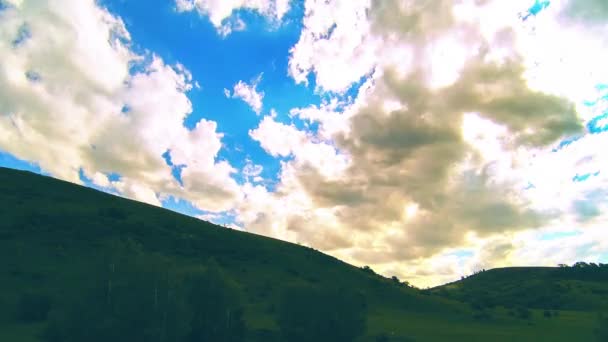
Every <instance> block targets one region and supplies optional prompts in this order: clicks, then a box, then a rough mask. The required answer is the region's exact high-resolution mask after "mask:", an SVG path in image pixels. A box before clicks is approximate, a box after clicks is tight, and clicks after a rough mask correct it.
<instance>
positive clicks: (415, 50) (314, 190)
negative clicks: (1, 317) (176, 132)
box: [241, 0, 608, 284]
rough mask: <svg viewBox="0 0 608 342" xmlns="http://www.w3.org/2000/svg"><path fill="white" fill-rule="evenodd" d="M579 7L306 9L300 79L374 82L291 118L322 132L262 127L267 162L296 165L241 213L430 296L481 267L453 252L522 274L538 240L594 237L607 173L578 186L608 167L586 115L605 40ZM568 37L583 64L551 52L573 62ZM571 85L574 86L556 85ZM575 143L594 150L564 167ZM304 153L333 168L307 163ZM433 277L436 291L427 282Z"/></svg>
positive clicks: (296, 57)
mask: <svg viewBox="0 0 608 342" xmlns="http://www.w3.org/2000/svg"><path fill="white" fill-rule="evenodd" d="M590 3H591V2H590ZM572 4H573V3H571V2H567V1H564V2H562V3H559V4H555V6H553V4H552V6H551V8H552V9H551V11H549V10H548V9H546V11H547V12H546V13H545V12H543V13H541V14H539V15H537V16H536V17H531V18H529V19H528V20H527V21H526V22H522V19H521V15H520V14H521V13H522V12H525V11H526V10H527V8H528V7H529V4H528V3H527V2H525V1H516V2H508V3H507V2H501V1H484V2H479V1H458V2H455V1H451V0H434V1H411V2H398V1H372V2H357V3H356V4H355V3H354V2H340V1H313V0H311V1H307V2H306V4H305V18H304V29H303V31H302V34H301V36H300V39H299V41H298V43H297V44H296V45H295V46H294V47H293V48H292V50H291V55H290V64H289V72H290V75H291V76H292V77H293V78H294V80H295V81H296V82H297V83H307V80H308V78H309V77H315V78H316V82H315V83H316V84H317V87H318V88H317V90H318V91H321V92H329V94H330V97H331V94H338V95H340V94H343V93H344V92H345V91H346V90H348V89H350V88H351V87H352V86H353V85H354V84H355V83H356V82H359V81H360V80H361V78H363V77H367V80H366V81H365V82H364V85H363V86H362V87H361V88H360V89H359V92H358V94H357V95H356V98H355V99H354V101H353V102H352V103H340V104H338V103H339V100H337V99H335V100H332V101H333V102H331V101H329V102H325V103H323V104H321V105H320V106H310V107H306V108H295V109H293V110H292V111H291V115H292V116H294V117H298V118H300V119H302V120H305V121H308V122H316V123H318V124H319V130H318V131H314V132H313V131H309V130H307V129H306V128H303V129H298V128H296V127H295V126H293V125H288V124H283V123H280V122H277V121H276V120H274V119H272V118H269V117H265V118H263V120H262V122H261V123H260V126H259V127H258V128H257V129H255V130H253V131H251V132H250V135H251V136H252V138H253V139H255V140H257V141H259V142H260V144H261V146H262V147H263V148H264V149H265V150H266V151H267V152H268V153H269V154H271V155H273V156H281V157H293V158H292V159H288V160H286V161H284V162H282V170H281V174H280V184H279V185H278V187H277V190H276V191H275V192H273V193H271V192H268V191H265V190H263V189H258V191H260V193H263V194H264V196H263V199H261V201H262V202H264V203H267V204H266V205H263V206H259V207H249V208H241V210H242V218H243V221H244V222H245V226H246V227H248V226H251V227H252V229H253V230H255V229H257V227H260V225H259V224H261V222H266V223H270V221H272V224H273V226H274V228H273V229H274V230H275V231H277V230H278V231H280V232H281V233H278V234H280V236H283V237H288V238H290V239H292V241H296V240H297V241H299V242H303V243H305V244H310V245H312V246H317V247H318V248H321V249H323V250H325V251H328V252H330V253H332V254H334V255H336V256H339V257H342V258H344V259H346V260H349V261H351V262H354V263H356V264H371V265H373V266H374V267H375V268H376V267H377V268H378V269H380V270H385V271H389V270H392V271H395V270H400V272H402V273H401V274H400V275H401V276H405V277H406V278H408V273H409V276H410V277H413V278H416V281H418V283H419V284H430V283H437V282H438V281H445V280H447V279H449V278H450V277H451V280H453V279H455V277H456V276H457V274H456V273H457V272H461V271H467V270H471V269H472V268H473V267H474V266H475V265H473V264H472V263H471V261H467V262H468V264H466V265H465V263H464V261H462V260H461V259H462V258H460V257H458V258H456V257H454V256H449V258H447V259H446V257H445V254H446V253H447V251H449V250H457V249H458V248H465V247H470V248H472V249H473V250H474V251H476V252H475V253H476V254H475V256H474V258H473V259H475V258H481V259H483V260H484V263H483V265H481V264H479V263H477V264H478V265H477V266H480V265H481V266H484V267H488V266H492V265H494V266H496V265H508V264H516V263H517V262H520V263H521V262H522V259H521V255H522V252H521V251H522V250H523V249H526V248H530V247H529V246H528V245H525V244H524V243H523V242H521V241H525V240H517V239H518V237H522V236H525V234H529V232H533V231H538V229H541V228H542V229H549V228H550V227H555V226H556V224H558V223H559V222H560V220H561V221H568V222H573V223H574V224H578V225H579V227H581V228H582V227H586V228H585V230H583V231H592V230H593V229H595V228H593V227H595V226H593V225H592V223H595V224H597V222H598V220H601V219H602V218H601V216H599V217H597V218H596V216H597V215H599V213H600V212H601V209H600V208H599V207H597V206H598V204H597V203H598V199H599V198H600V197H601V196H605V193H604V192H602V191H598V190H597V189H598V188H599V189H605V188H606V185H608V182H606V180H605V178H603V177H604V176H603V174H602V173H599V174H597V175H596V176H594V177H593V179H592V180H588V181H586V182H583V184H577V183H575V182H573V181H572V177H573V176H574V174H576V172H580V174H585V172H590V173H593V172H596V171H597V170H596V169H595V168H596V166H597V165H598V164H595V163H596V162H599V161H601V160H604V158H605V157H604V155H605V154H604V153H603V152H601V151H600V150H599V149H598V147H597V146H600V145H593V146H592V144H594V143H595V144H598V142H597V139H605V137H603V136H600V135H585V130H584V125H583V124H584V122H585V121H586V120H588V119H590V117H591V114H590V113H589V112H586V110H585V108H583V106H582V105H581V102H582V100H583V99H584V98H585V96H586V95H588V94H589V90H590V89H591V88H593V86H594V85H595V84H594V82H599V80H600V79H601V78H604V79H606V75H604V72H603V70H605V68H602V67H601V65H602V63H601V62H600V61H599V58H596V57H597V56H604V55H605V51H601V49H602V47H603V46H604V44H605V37H606V35H605V34H604V33H605V26H598V25H597V24H596V23H595V22H593V23H591V22H586V21H582V20H578V21H576V20H574V19H572V18H580V17H577V16H576V15H575V13H577V11H579V12H580V9H576V10H575V8H573V6H572ZM583 12H584V11H583ZM567 13H570V14H571V15H570V16H568V17H567V16H566V14H567ZM566 17H567V18H566ZM535 20H536V21H535ZM542 27H546V29H544V28H542ZM549 28H550V29H549ZM549 30H552V31H551V32H552V33H551V35H552V36H549ZM534 32H537V34H536V35H535V34H534ZM556 32H557V33H556ZM560 32H561V33H563V34H564V35H562V34H561V33H560ZM557 37H566V38H567V40H568V42H570V43H569V44H572V46H576V45H579V46H581V47H582V49H581V50H579V49H576V48H571V49H568V52H567V54H564V49H563V48H562V49H561V50H559V52H560V53H553V54H552V53H551V52H547V53H543V51H542V49H548V50H549V51H552V52H558V50H557V46H560V45H561V46H562V47H563V44H562V43H561V38H559V39H558V38H557ZM577 41H578V43H577ZM382 42H384V43H382ZM594 44H595V45H594ZM587 47H589V48H592V50H591V51H597V53H598V55H595V54H591V55H589V54H588V53H587V50H585V49H586V48H587ZM560 59H561V61H564V60H568V61H571V62H572V63H574V64H566V62H564V64H561V62H560ZM564 65H577V66H578V65H581V66H582V68H584V70H589V71H594V73H591V74H590V73H580V74H579V71H580V70H578V69H577V68H572V69H568V70H564ZM344 68H346V69H344ZM560 68H561V69H560ZM341 70H343V71H344V72H341ZM575 74H576V77H574V78H573V80H572V83H570V82H569V81H568V82H563V81H558V80H556V79H555V77H556V76H557V75H560V77H564V78H567V77H568V76H570V75H573V76H574V75H575ZM563 75H567V76H563ZM568 80H570V79H569V78H568ZM573 136H583V138H581V139H579V140H576V141H574V142H572V143H571V144H570V145H569V146H568V147H567V148H564V150H563V151H561V150H560V151H558V152H553V150H554V148H555V146H557V144H558V142H559V141H560V139H566V138H571V137H573ZM304 146H308V147H309V148H314V149H315V153H314V155H316V156H324V157H323V158H327V160H331V161H332V162H331V163H328V164H323V163H321V162H318V161H317V162H314V161H312V160H311V159H309V158H308V157H307V156H308V155H307V154H306V153H305V152H304V151H305V150H306V148H305V147H304ZM322 146H328V147H330V148H327V149H324V148H321V147H322ZM594 146H595V147H594ZM575 150H576V151H575ZM566 156H567V157H566ZM584 156H588V157H586V158H583V159H584V160H581V158H582V157H584ZM321 159H322V158H321ZM338 161H339V162H338ZM336 162H338V163H340V164H339V165H341V167H339V168H337V171H336V172H333V173H332V172H324V168H325V167H330V166H328V165H333V164H335V163H336ZM547 170H551V172H550V173H551V174H550V175H547ZM585 170H587V171H585ZM594 175H595V174H594ZM332 176H333V177H332ZM591 182H592V183H591ZM560 189H563V190H560ZM296 198H297V199H298V200H297V201H294V199H296ZM284 203H293V204H294V205H292V206H286V205H285V204H284ZM295 203H297V205H296V204H295ZM277 207H280V208H281V210H277ZM252 211H253V212H257V214H253V213H252ZM254 217H255V220H254V219H253V218H254ZM269 217H273V218H274V217H277V218H279V219H278V220H277V221H274V220H270V219H269ZM583 223H584V224H583ZM277 225H278V227H277ZM513 239H515V240H517V241H520V242H518V243H511V242H509V241H512V240H513ZM530 243H532V242H530ZM539 244H540V243H539ZM572 248H575V247H574V246H572ZM544 251H545V252H546V253H549V252H550V249H544ZM448 259H449V260H451V261H449V262H447V261H445V260H448ZM469 259H470V258H469ZM535 260H539V262H541V261H540V259H539V258H537V259H535ZM547 260H548V259H544V261H542V262H546V261H547ZM454 262H458V263H461V264H462V265H464V266H462V265H461V266H462V267H461V266H458V267H456V266H457V265H456V266H455V265H454V264H453V263H454ZM467 265H468V266H467ZM430 266H432V267H433V268H434V269H435V270H437V271H438V272H439V273H438V274H441V276H435V277H433V276H430V275H428V274H426V275H424V274H422V270H423V269H428V267H430ZM465 266H466V267H465ZM408 267H409V272H408V271H407V269H408ZM459 267H460V268H459ZM459 270H460V271H459ZM417 272H420V274H418V273H417Z"/></svg>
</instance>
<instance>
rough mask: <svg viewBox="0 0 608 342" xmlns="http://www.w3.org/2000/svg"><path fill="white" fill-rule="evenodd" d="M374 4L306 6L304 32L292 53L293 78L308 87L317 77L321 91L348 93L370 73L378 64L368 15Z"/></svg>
mask: <svg viewBox="0 0 608 342" xmlns="http://www.w3.org/2000/svg"><path fill="white" fill-rule="evenodd" d="M370 7H371V1H368V0H365V1H324V0H308V1H306V2H305V14H304V22H303V25H304V28H303V29H302V32H301V34H300V39H299V41H298V43H297V44H296V45H294V46H293V48H292V49H291V51H290V58H289V74H290V75H291V76H292V77H293V79H294V80H295V81H296V82H297V83H305V84H308V76H309V75H310V74H311V73H313V74H314V75H315V76H316V84H317V87H318V88H319V89H320V90H324V91H332V92H338V93H341V92H344V91H346V90H347V89H348V88H349V87H350V86H351V84H352V83H353V82H356V81H358V80H359V79H361V78H362V77H363V76H364V75H366V74H368V73H370V72H371V71H372V69H373V67H374V65H375V63H376V57H377V56H376V53H375V50H374V44H375V43H376V42H375V41H373V40H372V39H371V37H370V30H371V27H370V25H371V23H370V22H369V21H368V18H367V12H368V10H369V9H370Z"/></svg>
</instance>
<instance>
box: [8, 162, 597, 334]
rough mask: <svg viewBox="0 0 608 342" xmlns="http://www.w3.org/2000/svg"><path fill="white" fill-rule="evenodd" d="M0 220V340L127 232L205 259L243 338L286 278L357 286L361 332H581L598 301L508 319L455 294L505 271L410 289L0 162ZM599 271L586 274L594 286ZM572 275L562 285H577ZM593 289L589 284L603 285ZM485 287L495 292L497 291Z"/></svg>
mask: <svg viewBox="0 0 608 342" xmlns="http://www.w3.org/2000/svg"><path fill="white" fill-rule="evenodd" d="M0 217H1V220H0V260H2V267H0V341H24V342H27V341H38V340H39V337H38V336H39V334H40V332H41V331H42V330H44V328H45V326H46V324H47V323H46V321H44V320H42V321H41V322H37V323H23V322H19V321H18V320H16V319H15V312H17V311H18V310H19V300H20V299H19V298H20V296H21V297H22V295H23V294H24V293H38V294H43V295H45V296H48V297H49V298H51V310H52V307H53V306H54V305H55V304H56V303H58V302H59V303H60V302H61V301H63V298H65V297H66V296H68V295H69V294H70V293H72V292H74V289H76V288H78V287H80V286H82V284H84V283H87V282H95V277H96V274H103V273H104V272H106V270H107V266H108V265H109V262H108V260H109V259H110V258H111V255H112V253H113V252H114V250H113V247H112V246H114V245H115V243H116V241H132V242H134V243H136V244H137V245H138V246H140V247H141V249H143V251H144V252H145V253H150V254H154V255H159V256H162V257H163V258H165V259H166V260H169V261H170V262H171V264H172V265H177V266H175V267H176V268H178V269H180V270H188V269H193V268H197V267H200V266H201V265H203V266H204V265H205V264H207V263H208V262H209V260H211V259H213V260H214V262H215V263H217V264H218V265H219V266H220V267H221V268H222V270H223V271H224V272H225V273H226V274H227V275H228V276H229V277H230V278H231V279H233V280H234V282H235V283H236V284H237V286H238V287H239V288H240V289H241V291H242V293H243V297H244V309H245V312H244V317H245V321H246V325H247V327H248V330H249V335H248V336H249V337H248V339H250V340H265V341H271V340H277V339H278V336H279V335H278V332H277V331H278V324H277V306H278V305H279V297H280V295H281V293H282V292H283V291H284V290H285V289H286V288H287V287H289V286H292V285H298V286H315V287H318V288H325V287H334V288H350V289H355V290H356V291H357V292H358V293H360V294H361V295H363V296H364V297H365V301H366V303H367V330H366V334H365V336H364V337H363V338H362V340H363V341H376V340H378V341H379V340H383V341H385V340H390V341H414V340H415V341H445V340H453V341H487V340H492V341H512V340H515V339H518V340H522V341H572V340H578V341H588V340H592V338H593V333H592V332H593V327H594V326H595V324H596V314H595V312H594V311H593V309H594V308H604V306H603V305H604V304H599V305H595V304H594V305H591V302H594V303H597V301H593V300H591V299H589V300H588V298H587V297H584V296H582V295H581V296H580V297H576V298H577V299H576V300H579V299H580V301H579V302H577V303H578V304H577V305H574V304H572V303H571V302H568V301H567V303H570V304H568V305H565V306H561V307H555V308H552V309H568V310H560V311H559V315H557V316H555V315H552V317H551V318H547V317H543V313H542V310H541V311H537V310H532V311H531V314H530V316H529V317H514V316H513V315H511V314H510V313H509V311H508V310H507V309H502V308H500V307H497V306H496V305H494V307H493V308H488V309H485V308H484V309H483V310H482V311H481V312H480V310H478V309H477V308H474V307H473V308H472V306H471V304H470V301H468V300H467V298H466V297H467V296H469V297H476V296H477V294H481V293H483V295H484V296H485V295H486V292H487V288H486V285H487V284H488V282H490V281H491V280H492V279H486V280H484V279H485V278H484V277H487V275H492V274H495V275H496V277H494V278H495V279H494V281H498V280H496V279H499V278H500V277H503V278H504V279H511V276H510V275H509V274H503V273H501V272H504V271H500V270H498V271H497V272H498V273H491V271H488V272H486V273H484V274H480V275H478V276H476V277H471V278H469V279H465V280H464V281H462V282H457V283H453V284H449V285H446V286H444V287H443V288H436V289H432V290H430V291H420V290H418V289H415V288H410V287H407V286H404V285H403V284H398V283H396V282H394V281H392V280H390V279H386V278H384V277H381V276H378V275H376V274H374V273H373V272H371V271H370V270H364V269H361V268H357V267H354V266H352V265H349V264H346V263H344V262H342V261H340V260H337V259H335V258H333V257H330V256H328V255H325V254H323V253H320V252H318V251H315V250H313V249H310V248H307V247H303V246H299V245H295V244H291V243H287V242H283V241H279V240H275V239H271V238H267V237H263V236H258V235H255V234H249V233H244V232H239V231H235V230H231V229H226V228H223V227H219V226H216V225H213V224H211V223H208V222H204V221H200V220H198V219H194V218H191V217H187V216H184V215H180V214H177V213H174V212H171V211H168V210H165V209H162V208H157V207H154V206H150V205H147V204H143V203H139V202H135V201H131V200H127V199H123V198H120V197H117V196H113V195H109V194H106V193H103V192H99V191H96V190H93V189H89V188H85V187H81V186H78V185H74V184H71V183H67V182H63V181H59V180H55V179H52V178H49V177H44V176H39V175H36V174H32V173H29V172H22V171H16V170H10V169H4V168H0ZM112 265H113V264H112ZM112 267H113V266H112ZM526 272H528V273H526V274H521V276H520V278H519V280H518V281H514V283H517V282H519V283H520V285H521V284H523V283H526V282H528V281H530V280H531V279H532V278H534V279H537V278H538V279H539V280H538V281H541V282H542V281H545V283H543V284H546V283H547V282H550V281H548V280H546V279H545V277H546V276H547V275H546V274H545V273H542V272H545V271H543V269H536V268H531V269H528V270H527V271H526ZM91 275H93V276H91ZM602 277H603V276H602ZM602 277H600V278H599V279H595V280H593V282H595V283H597V284H605V278H602ZM89 278H90V279H89ZM490 278H492V277H490ZM476 279H477V280H476ZM480 279H481V280H483V281H480ZM579 281H581V280H580V279H579V280H577V279H573V280H568V283H567V284H568V285H571V286H574V287H575V289H577V287H576V282H579ZM585 281H586V280H585ZM505 286H506V285H505ZM509 286H510V285H509ZM560 286H562V285H560ZM564 286H565V285H564ZM585 286H586V285H585ZM598 286H599V287H598V289H600V290H601V288H602V286H604V285H598ZM464 289H467V290H464ZM468 289H471V290H468ZM585 289H587V287H585ZM445 291H448V292H449V293H451V294H448V295H446V293H444V292H445ZM450 291H451V292H450ZM484 291H485V292H484ZM556 291H557V290H556ZM585 291H587V290H585ZM488 293H489V294H490V296H493V297H496V298H500V297H499V294H500V291H494V292H492V291H490V292H488ZM585 293H586V292H585ZM602 293H603V292H597V293H594V294H593V295H594V296H595V297H593V298H598V297H602V298H603V297H604V296H603V295H602ZM465 294H466V295H465ZM568 298H569V297H568ZM583 298H585V300H583ZM590 298H591V297H590ZM504 300H506V299H505V298H500V299H497V301H498V302H500V301H504ZM533 307H539V308H543V307H542V305H541V306H533ZM554 312H558V311H557V310H555V311H554ZM256 336H258V337H259V336H263V337H262V338H257V337H256ZM379 336H383V337H382V338H384V337H385V338H387V339H382V338H380V337H379Z"/></svg>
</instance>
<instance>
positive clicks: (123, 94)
mask: <svg viewBox="0 0 608 342" xmlns="http://www.w3.org/2000/svg"><path fill="white" fill-rule="evenodd" d="M0 16H1V17H2V20H1V21H0V38H1V39H0V56H2V60H3V63H2V66H0V87H2V89H3V91H2V94H0V132H1V134H0V149H2V150H3V151H6V152H8V153H10V154H13V155H15V156H17V157H18V158H22V159H25V160H32V161H36V162H37V163H38V164H39V165H40V167H41V168H42V169H43V170H45V171H47V172H49V173H50V174H52V175H53V176H55V177H58V178H62V179H65V180H69V181H72V182H80V177H79V172H80V171H81V170H83V171H84V172H85V174H87V175H93V178H92V179H93V182H94V183H95V184H97V185H100V186H111V187H113V188H114V189H115V190H117V191H118V192H119V193H121V194H123V195H125V196H127V197H131V198H135V199H138V200H142V201H145V202H148V203H152V204H155V205H160V202H159V196H164V195H175V196H179V197H183V198H185V199H188V200H191V201H192V202H194V203H196V204H197V205H198V206H199V207H201V208H203V209H207V210H210V211H218V210H225V209H227V208H230V207H231V206H232V205H233V202H234V201H235V200H237V199H238V196H239V193H238V185H237V184H236V182H235V181H234V180H233V179H232V178H231V173H233V172H235V170H234V169H233V168H232V167H231V166H230V165H229V164H227V163H226V162H216V156H217V153H218V151H219V149H220V148H221V138H222V135H221V134H220V133H218V132H217V130H216V128H217V126H216V124H215V123H214V122H211V121H207V120H204V119H203V120H201V121H200V122H198V124H197V125H196V127H194V128H193V129H191V130H189V129H188V128H186V127H184V126H183V120H184V118H185V117H187V116H188V115H189V114H190V113H191V112H192V105H191V103H190V101H189V99H188V97H187V95H186V94H187V92H188V91H189V90H190V89H191V87H192V84H191V83H192V77H191V75H190V73H189V72H188V71H187V70H186V68H185V67H184V66H182V65H180V64H177V65H173V66H170V65H167V64H165V63H164V61H163V60H162V59H161V58H159V57H158V56H155V55H152V54H148V55H144V56H140V55H137V54H136V53H134V52H133V51H132V50H131V48H130V37H129V34H128V32H127V30H126V29H125V26H124V24H123V22H122V21H121V20H120V19H119V18H117V17H115V16H113V15H111V14H110V13H108V12H107V11H106V10H104V9H103V8H100V7H99V6H98V5H97V4H96V3H95V2H94V1H92V0H91V1H72V0H63V1H60V2H58V3H57V2H55V3H53V4H51V3H43V2H28V1H25V2H22V3H15V4H13V5H9V6H8V7H7V8H6V9H4V10H3V11H2V12H1V13H0ZM23 27H27V34H26V35H24V34H23V33H22V32H23V30H24V29H23ZM133 64H137V65H138V66H139V68H138V69H137V70H140V71H136V72H130V68H131V66H132V65H133ZM32 75H35V77H33V76H32ZM32 146H36V148H32ZM167 151H169V153H170V155H171V157H172V159H173V162H174V163H175V164H176V165H182V166H183V169H182V180H183V186H182V185H180V184H179V183H178V182H177V181H176V180H175V179H174V178H173V176H172V175H171V169H170V167H169V166H167V165H166V163H165V161H164V160H163V157H162V155H163V154H164V153H166V152H167ZM109 173H117V174H120V175H121V176H122V177H121V179H120V181H117V182H111V183H110V182H109V180H108V179H107V177H106V179H104V178H103V176H102V175H107V174H109Z"/></svg>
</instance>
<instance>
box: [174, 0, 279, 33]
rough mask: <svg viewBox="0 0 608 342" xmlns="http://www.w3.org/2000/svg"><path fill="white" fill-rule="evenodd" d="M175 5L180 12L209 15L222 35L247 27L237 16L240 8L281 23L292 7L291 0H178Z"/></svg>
mask: <svg viewBox="0 0 608 342" xmlns="http://www.w3.org/2000/svg"><path fill="white" fill-rule="evenodd" d="M175 6H176V8H177V10H178V11H180V12H187V11H193V10H196V11H197V12H198V13H200V14H201V15H204V16H207V17H209V21H211V23H212V24H213V26H215V28H216V29H217V31H218V33H220V34H221V35H222V36H227V35H229V34H230V33H231V32H233V31H242V30H244V29H245V27H246V24H245V22H243V21H242V20H241V19H240V18H238V17H236V16H235V12H236V11H238V10H251V11H254V12H257V13H259V14H260V15H262V16H264V17H266V18H267V19H268V20H269V21H271V22H272V23H280V22H281V20H282V19H283V16H284V15H285V14H286V13H287V12H288V11H289V7H290V6H289V0H176V1H175Z"/></svg>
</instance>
